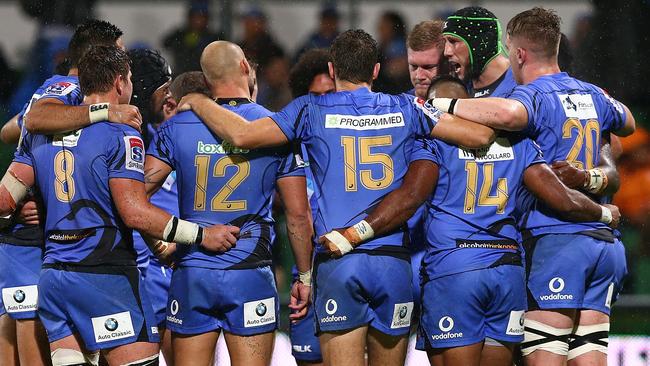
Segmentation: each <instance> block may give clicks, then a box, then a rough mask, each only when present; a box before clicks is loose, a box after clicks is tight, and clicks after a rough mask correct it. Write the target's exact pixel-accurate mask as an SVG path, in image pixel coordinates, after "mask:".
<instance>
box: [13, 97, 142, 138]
mask: <svg viewBox="0 0 650 366" xmlns="http://www.w3.org/2000/svg"><path fill="white" fill-rule="evenodd" d="M104 104H106V106H107V107H101V108H100V107H97V106H101V105H104ZM93 106H95V107H93ZM105 120H108V121H110V122H114V123H123V124H126V125H129V126H131V127H133V128H135V129H136V130H138V131H139V130H140V125H141V124H142V115H140V111H139V110H138V107H136V106H132V105H128V104H108V103H100V104H93V105H83V106H71V105H67V104H65V103H63V101H61V100H58V99H56V98H43V99H40V100H38V101H36V102H35V103H34V104H33V105H32V106H31V108H30V109H29V111H28V112H27V114H25V118H24V123H25V128H26V129H27V131H29V132H31V133H34V134H44V135H48V134H55V133H63V132H67V131H74V130H76V129H79V128H83V127H86V126H88V125H90V124H91V123H94V122H98V121H105Z"/></svg>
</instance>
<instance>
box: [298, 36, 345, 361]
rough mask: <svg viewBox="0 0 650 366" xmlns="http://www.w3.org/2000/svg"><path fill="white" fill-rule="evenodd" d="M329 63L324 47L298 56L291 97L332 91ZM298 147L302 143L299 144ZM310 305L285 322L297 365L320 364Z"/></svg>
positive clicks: (313, 203) (313, 199) (313, 201)
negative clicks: (294, 317)
mask: <svg viewBox="0 0 650 366" xmlns="http://www.w3.org/2000/svg"><path fill="white" fill-rule="evenodd" d="M328 62H329V53H328V52H327V50H324V49H319V48H315V49H311V50H309V51H306V52H305V53H303V54H302V55H301V56H300V59H299V60H298V62H297V63H296V65H295V66H294V67H293V68H292V69H291V72H290V73H289V87H290V88H291V95H292V97H293V98H298V97H301V96H303V95H306V94H308V93H312V94H314V95H323V94H327V93H332V92H334V90H335V87H334V80H333V79H332V78H331V77H330V75H329V71H328V66H327V63H328ZM299 148H300V149H301V150H303V149H304V146H300V147H299ZM302 153H303V155H302V157H303V159H304V160H306V161H308V160H309V156H308V155H307V153H306V151H302ZM305 175H306V178H307V197H308V198H309V205H310V207H311V212H312V217H315V216H316V214H317V213H318V202H317V197H318V195H319V194H318V193H317V192H315V189H316V188H315V186H316V185H315V183H314V177H313V175H312V174H311V170H308V169H307V170H306V171H305ZM292 273H293V277H294V286H297V285H298V281H299V277H298V270H297V269H296V268H295V266H294V268H293V270H292ZM297 301H298V299H297V297H296V296H292V303H294V304H295V303H297ZM314 324H315V323H314V308H313V307H309V309H308V310H307V315H306V316H305V317H304V318H303V319H299V320H294V321H292V322H291V323H289V330H290V333H289V335H290V338H291V353H292V354H293V356H294V358H295V359H296V362H297V363H298V366H305V365H312V366H319V365H322V362H323V355H322V354H321V350H320V343H319V342H318V337H316V334H315V333H316V329H315V327H314Z"/></svg>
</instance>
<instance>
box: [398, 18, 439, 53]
mask: <svg viewBox="0 0 650 366" xmlns="http://www.w3.org/2000/svg"><path fill="white" fill-rule="evenodd" d="M443 27H444V22H443V21H442V20H425V21H423V22H420V23H418V24H416V25H415V27H413V30H412V31H411V33H409V35H408V37H407V38H406V44H407V45H408V48H410V49H412V50H413V51H426V50H428V49H431V48H433V47H438V48H440V49H444V48H445V38H444V37H443V36H442V28H443Z"/></svg>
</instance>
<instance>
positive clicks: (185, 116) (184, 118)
mask: <svg viewBox="0 0 650 366" xmlns="http://www.w3.org/2000/svg"><path fill="white" fill-rule="evenodd" d="M194 123H202V122H201V119H200V118H199V116H198V115H197V114H196V113H194V111H193V110H188V111H182V112H178V113H176V114H175V115H173V116H172V117H170V118H169V119H167V120H166V121H165V122H163V123H162V124H161V125H160V127H167V128H169V127H171V126H174V125H177V124H194Z"/></svg>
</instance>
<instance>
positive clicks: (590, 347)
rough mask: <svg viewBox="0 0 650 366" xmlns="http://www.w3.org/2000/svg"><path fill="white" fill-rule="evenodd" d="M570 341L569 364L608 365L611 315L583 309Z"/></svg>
mask: <svg viewBox="0 0 650 366" xmlns="http://www.w3.org/2000/svg"><path fill="white" fill-rule="evenodd" d="M576 323H577V325H576V328H575V329H574V332H573V334H572V335H571V341H570V342H569V355H568V359H569V362H568V365H569V366H607V343H608V338H609V316H608V315H607V314H603V313H601V312H600V311H595V310H581V311H580V312H579V313H578V317H577V321H576Z"/></svg>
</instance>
